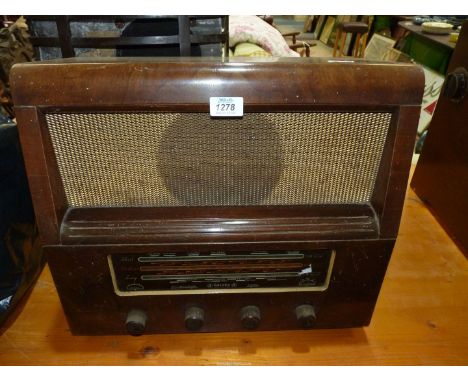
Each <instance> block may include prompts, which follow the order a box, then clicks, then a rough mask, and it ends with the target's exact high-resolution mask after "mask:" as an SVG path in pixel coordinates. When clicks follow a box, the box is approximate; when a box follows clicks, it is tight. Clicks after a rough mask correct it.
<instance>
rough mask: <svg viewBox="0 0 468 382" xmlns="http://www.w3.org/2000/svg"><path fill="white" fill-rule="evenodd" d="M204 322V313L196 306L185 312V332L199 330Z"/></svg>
mask: <svg viewBox="0 0 468 382" xmlns="http://www.w3.org/2000/svg"><path fill="white" fill-rule="evenodd" d="M204 322H205V311H204V310H203V309H202V308H199V307H197V306H192V307H190V308H187V309H186V310H185V327H186V328H187V330H190V331H195V330H200V329H201V327H202V326H203V324H204Z"/></svg>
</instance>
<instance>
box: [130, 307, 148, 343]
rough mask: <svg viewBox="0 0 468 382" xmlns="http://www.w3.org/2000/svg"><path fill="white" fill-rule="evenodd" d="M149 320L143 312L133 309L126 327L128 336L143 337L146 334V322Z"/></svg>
mask: <svg viewBox="0 0 468 382" xmlns="http://www.w3.org/2000/svg"><path fill="white" fill-rule="evenodd" d="M147 319H148V317H147V315H146V313H145V312H143V311H142V310H137V309H133V310H131V311H130V312H128V314H127V320H126V321H125V327H126V328H127V332H128V334H130V335H132V336H141V335H142V334H143V333H144V332H145V328H146V320H147Z"/></svg>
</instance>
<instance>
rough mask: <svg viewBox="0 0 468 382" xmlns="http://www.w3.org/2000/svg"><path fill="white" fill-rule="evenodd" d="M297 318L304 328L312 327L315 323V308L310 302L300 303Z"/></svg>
mask: <svg viewBox="0 0 468 382" xmlns="http://www.w3.org/2000/svg"><path fill="white" fill-rule="evenodd" d="M296 318H297V321H298V322H299V325H300V326H302V327H303V328H305V329H307V328H311V327H312V326H314V324H315V320H316V316H315V308H314V307H313V306H312V305H309V304H303V305H299V306H298V307H297V308H296Z"/></svg>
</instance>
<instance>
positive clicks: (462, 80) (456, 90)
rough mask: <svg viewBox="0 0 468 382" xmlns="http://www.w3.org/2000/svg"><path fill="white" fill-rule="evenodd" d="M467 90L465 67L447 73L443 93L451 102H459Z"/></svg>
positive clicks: (467, 74)
mask: <svg viewBox="0 0 468 382" xmlns="http://www.w3.org/2000/svg"><path fill="white" fill-rule="evenodd" d="M467 90H468V72H467V71H466V69H465V68H461V67H460V68H457V69H455V70H454V71H453V72H451V73H449V74H447V78H446V79H445V83H444V88H443V95H444V96H445V97H448V98H450V100H451V101H453V102H460V101H461V100H462V99H463V98H464V97H465V95H466V92H467Z"/></svg>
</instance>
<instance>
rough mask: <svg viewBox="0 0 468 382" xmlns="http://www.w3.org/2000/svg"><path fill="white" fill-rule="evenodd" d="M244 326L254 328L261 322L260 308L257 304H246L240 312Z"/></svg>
mask: <svg viewBox="0 0 468 382" xmlns="http://www.w3.org/2000/svg"><path fill="white" fill-rule="evenodd" d="M240 317H241V322H242V326H243V327H244V328H245V329H249V330H253V329H256V328H258V325H259V324H260V319H261V315H260V309H259V308H258V307H257V306H255V305H248V306H244V307H243V308H242V309H241V312H240Z"/></svg>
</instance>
